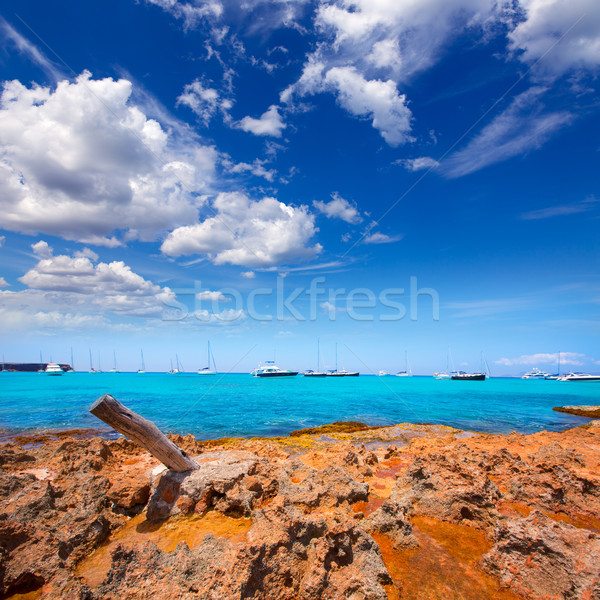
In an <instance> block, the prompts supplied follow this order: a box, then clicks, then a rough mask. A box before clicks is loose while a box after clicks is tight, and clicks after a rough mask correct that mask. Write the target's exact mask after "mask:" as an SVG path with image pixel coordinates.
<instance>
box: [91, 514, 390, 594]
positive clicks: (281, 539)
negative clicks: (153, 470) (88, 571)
mask: <svg viewBox="0 0 600 600" xmlns="http://www.w3.org/2000/svg"><path fill="white" fill-rule="evenodd" d="M253 522H254V524H253V526H252V529H251V530H250V532H249V534H248V542H246V543H244V544H240V545H237V546H235V545H234V544H232V543H230V542H225V541H223V540H217V539H215V538H214V537H213V536H206V537H205V538H204V541H203V542H202V543H201V544H200V545H199V546H198V547H196V548H194V549H191V550H190V549H189V548H188V547H187V546H186V545H185V544H180V545H179V546H178V547H177V549H176V550H175V552H172V553H165V552H162V551H160V550H159V549H158V548H156V546H152V545H150V544H147V545H144V546H142V547H141V548H140V549H138V550H125V549H124V548H122V547H120V548H118V549H117V550H116V551H115V552H114V553H113V556H112V566H111V569H110V571H109V573H108V576H107V578H106V581H105V583H103V584H102V585H101V586H100V587H99V588H98V589H97V591H96V592H95V594H94V595H93V596H92V597H93V598H113V597H114V598H117V597H118V598H139V597H140V596H138V595H136V594H137V593H139V590H140V589H141V588H142V586H143V587H145V588H146V589H148V590H152V597H154V598H157V597H159V598H161V597H165V598H166V597H169V598H214V599H215V600H216V599H217V598H228V599H232V600H234V599H242V598H256V599H257V600H270V599H273V598H280V599H282V600H283V599H285V600H292V599H303V600H309V599H314V598H356V599H362V600H386V599H387V595H386V592H385V590H384V588H383V587H382V585H384V584H389V583H390V578H389V575H388V573H387V570H386V568H385V566H384V564H383V561H382V560H381V555H380V553H379V548H378V546H377V544H376V543H375V542H374V541H373V539H372V538H371V537H370V536H368V535H367V534H365V533H364V532H363V531H361V530H360V529H359V528H358V527H357V525H356V523H355V522H354V521H353V520H351V519H347V518H343V517H340V518H338V519H335V518H334V519H330V518H325V517H323V516H318V515H314V516H313V515H303V514H302V513H301V512H300V511H298V510H297V509H296V508H294V507H293V506H290V505H286V504H280V503H277V504H274V505H271V506H268V507H266V508H265V509H262V510H258V511H255V512H254V513H253ZM149 597H150V596H149Z"/></svg>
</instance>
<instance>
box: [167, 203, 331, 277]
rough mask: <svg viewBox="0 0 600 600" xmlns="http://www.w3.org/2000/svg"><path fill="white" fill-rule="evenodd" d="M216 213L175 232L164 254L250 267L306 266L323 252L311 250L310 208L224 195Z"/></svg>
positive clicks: (311, 220) (317, 248)
mask: <svg viewBox="0 0 600 600" xmlns="http://www.w3.org/2000/svg"><path fill="white" fill-rule="evenodd" d="M213 208H214V210H215V212H216V216H214V217H209V218H207V219H205V220H204V221H202V222H200V223H197V224H195V225H189V226H185V227H179V228H177V229H175V230H174V231H172V232H171V233H170V234H169V235H168V236H167V237H166V239H165V241H164V242H163V244H162V246H161V250H162V252H163V253H164V254H166V255H168V256H182V255H190V254H202V255H207V256H208V257H209V258H210V260H212V262H213V263H215V264H225V263H229V264H233V265H240V266H250V267H254V266H263V267H264V266H273V265H277V264H284V263H292V262H302V261H304V260H309V259H312V258H314V257H315V256H316V255H318V254H319V253H320V252H321V249H322V248H321V245H320V244H315V245H310V244H311V239H312V238H313V236H314V235H315V233H316V231H317V230H316V228H315V224H314V215H311V214H310V213H309V211H308V209H307V207H306V206H299V207H294V206H289V205H286V204H284V203H283V202H279V201H277V200H276V199H275V198H272V197H265V198H262V199H261V200H257V201H255V200H252V199H250V198H249V197H248V196H246V195H245V194H242V193H240V192H229V193H221V194H219V195H218V196H217V198H216V199H215V201H214V203H213Z"/></svg>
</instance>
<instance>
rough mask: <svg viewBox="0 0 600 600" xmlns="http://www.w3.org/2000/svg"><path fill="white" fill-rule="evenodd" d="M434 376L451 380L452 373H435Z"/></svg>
mask: <svg viewBox="0 0 600 600" xmlns="http://www.w3.org/2000/svg"><path fill="white" fill-rule="evenodd" d="M433 378H434V379H446V380H450V379H452V375H451V374H450V373H434V374H433Z"/></svg>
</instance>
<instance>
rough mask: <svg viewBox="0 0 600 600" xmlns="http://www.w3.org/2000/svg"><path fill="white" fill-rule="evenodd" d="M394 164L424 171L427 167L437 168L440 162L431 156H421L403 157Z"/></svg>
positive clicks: (410, 169) (411, 169)
mask: <svg viewBox="0 0 600 600" xmlns="http://www.w3.org/2000/svg"><path fill="white" fill-rule="evenodd" d="M394 164H397V165H402V166H403V167H404V168H405V169H406V170H408V171H423V170H425V169H436V168H437V167H439V166H440V163H439V162H438V161H437V160H435V159H434V158H431V157H430V156H420V157H419V158H401V159H400V160H396V161H394Z"/></svg>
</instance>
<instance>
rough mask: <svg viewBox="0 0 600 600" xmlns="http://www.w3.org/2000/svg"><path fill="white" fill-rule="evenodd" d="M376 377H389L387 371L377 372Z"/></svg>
mask: <svg viewBox="0 0 600 600" xmlns="http://www.w3.org/2000/svg"><path fill="white" fill-rule="evenodd" d="M377 376H378V377H389V373H388V372H387V371H379V373H378V374H377Z"/></svg>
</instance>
